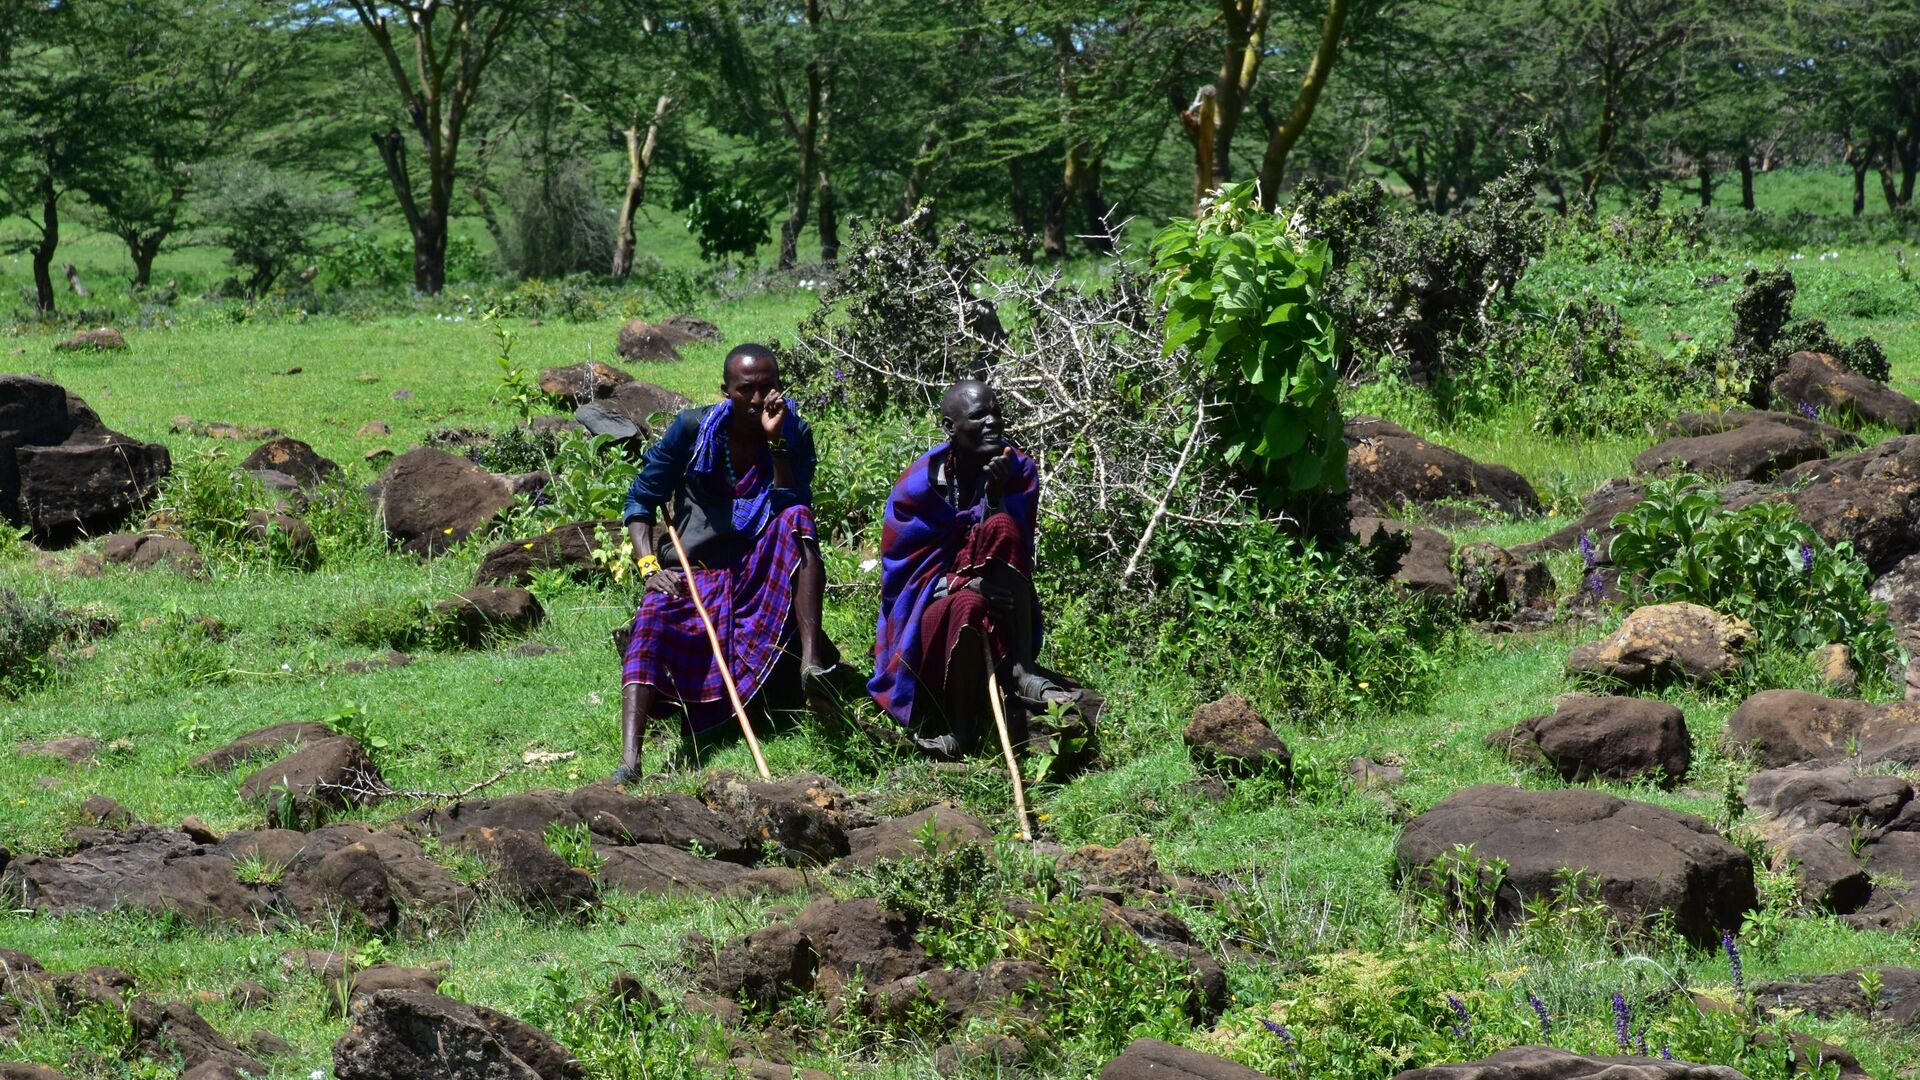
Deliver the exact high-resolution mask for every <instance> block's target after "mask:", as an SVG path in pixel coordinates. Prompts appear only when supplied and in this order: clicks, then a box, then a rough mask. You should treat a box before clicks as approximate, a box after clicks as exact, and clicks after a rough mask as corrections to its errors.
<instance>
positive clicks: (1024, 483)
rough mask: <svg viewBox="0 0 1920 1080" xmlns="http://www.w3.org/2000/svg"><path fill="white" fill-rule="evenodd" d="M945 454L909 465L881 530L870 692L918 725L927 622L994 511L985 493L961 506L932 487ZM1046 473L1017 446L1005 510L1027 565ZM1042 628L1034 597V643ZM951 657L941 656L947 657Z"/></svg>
mask: <svg viewBox="0 0 1920 1080" xmlns="http://www.w3.org/2000/svg"><path fill="white" fill-rule="evenodd" d="M946 452H947V444H945V443H942V444H940V445H939V446H936V447H934V448H933V449H932V450H929V451H927V452H926V453H925V454H922V455H921V456H920V458H919V460H917V461H915V462H914V463H913V464H912V465H909V466H907V471H906V472H904V473H901V474H900V479H899V480H898V481H896V482H895V483H894V485H893V492H892V494H890V495H888V496H887V518H886V523H885V525H884V526H883V527H882V530H881V534H880V560H881V568H880V621H879V624H878V625H877V626H876V627H875V628H874V644H873V678H872V679H871V680H870V681H868V683H867V692H868V693H870V694H872V695H873V699H874V700H875V701H877V702H879V703H880V707H881V708H883V709H885V710H887V712H888V713H889V714H891V715H892V716H893V718H894V720H895V721H897V722H898V723H899V724H900V725H901V726H902V727H911V726H912V723H913V707H914V699H915V697H916V696H917V694H918V693H919V689H920V674H919V672H918V670H917V669H916V665H918V664H920V663H922V662H923V657H924V656H925V655H926V645H925V643H923V642H922V640H921V635H922V633H923V630H922V626H921V622H922V618H923V617H924V616H925V614H926V612H927V608H928V607H929V605H931V604H932V603H933V602H934V601H935V600H936V599H937V596H936V594H937V593H938V592H939V589H938V588H937V585H938V583H939V582H940V581H941V580H942V578H943V577H945V576H946V575H949V574H953V573H955V572H956V571H960V570H964V569H969V568H968V567H964V566H961V565H959V562H960V560H961V557H962V552H963V550H965V549H967V547H968V544H967V541H968V539H969V537H970V535H971V534H972V532H973V529H974V526H976V525H978V524H980V523H981V522H982V521H983V520H985V519H986V518H987V517H988V516H989V515H988V513H987V504H986V499H985V497H984V496H983V497H982V498H981V501H980V502H978V503H976V504H975V505H973V506H970V507H967V508H966V509H964V510H955V509H954V508H953V507H952V506H950V505H948V503H947V500H946V499H945V498H943V497H942V496H941V494H940V491H939V489H937V488H935V487H934V485H933V471H932V468H931V466H932V464H933V462H934V461H935V460H936V459H937V458H939V457H940V456H941V455H944V454H945V453H946ZM1039 501H1040V473H1039V470H1038V469H1037V468H1036V467H1035V466H1034V463H1033V459H1032V458H1030V457H1028V456H1027V455H1025V454H1022V453H1020V452H1018V451H1015V452H1014V455H1013V469H1012V470H1011V472H1010V474H1009V475H1008V477H1007V490H1006V495H1005V497H1004V499H1003V500H1002V509H1003V512H1004V513H1006V514H1007V515H1009V516H1010V517H1011V518H1012V520H1013V522H1014V523H1015V524H1017V525H1018V526H1019V530H1020V533H1021V536H1022V537H1023V539H1024V546H1025V552H1024V554H1025V559H1024V561H1023V562H1024V565H1022V566H1020V567H1018V569H1022V570H1024V569H1025V568H1026V567H1030V566H1032V565H1033V529H1034V517H1035V514H1036V512H1037V511H1038V509H1039ZM1040 630H1041V621H1040V611H1039V602H1038V601H1037V600H1036V601H1035V603H1034V612H1033V631H1034V634H1035V640H1036V644H1037V643H1038V635H1039V634H1040ZM945 661H946V657H944V656H942V657H941V662H942V663H944V662H945Z"/></svg>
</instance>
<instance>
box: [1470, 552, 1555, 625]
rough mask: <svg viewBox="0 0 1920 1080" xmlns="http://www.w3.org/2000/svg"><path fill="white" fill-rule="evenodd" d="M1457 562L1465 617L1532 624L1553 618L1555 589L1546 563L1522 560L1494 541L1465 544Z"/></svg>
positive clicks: (1535, 560)
mask: <svg viewBox="0 0 1920 1080" xmlns="http://www.w3.org/2000/svg"><path fill="white" fill-rule="evenodd" d="M1457 561H1458V562H1459V564H1460V571H1459V578H1460V591H1461V594H1462V597H1463V602H1464V605H1465V610H1466V614H1467V617H1468V618H1470V619H1480V620H1493V619H1501V620H1512V621H1513V622H1515V623H1533V624H1539V623H1545V622H1548V621H1549V620H1551V619H1552V618H1553V605H1554V600H1555V598H1556V594H1557V592H1558V589H1557V588H1556V586H1555V585H1554V581H1553V571H1552V570H1551V569H1549V568H1548V566H1547V564H1546V563H1544V562H1541V561H1540V560H1538V559H1522V558H1520V557H1519V556H1517V555H1515V554H1513V553H1512V552H1510V551H1508V550H1506V549H1505V548H1502V547H1499V546H1497V545H1495V544H1468V545H1466V546H1465V547H1463V548H1461V549H1460V551H1459V555H1458V560H1457Z"/></svg>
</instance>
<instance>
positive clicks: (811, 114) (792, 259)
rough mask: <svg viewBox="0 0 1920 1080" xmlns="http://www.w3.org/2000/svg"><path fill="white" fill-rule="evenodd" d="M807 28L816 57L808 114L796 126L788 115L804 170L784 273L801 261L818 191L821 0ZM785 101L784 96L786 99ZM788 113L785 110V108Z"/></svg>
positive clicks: (810, 7) (785, 230)
mask: <svg viewBox="0 0 1920 1080" xmlns="http://www.w3.org/2000/svg"><path fill="white" fill-rule="evenodd" d="M806 19H807V27H808V29H809V30H811V31H813V32H814V37H813V38H812V40H811V41H810V48H811V49H812V50H813V54H812V56H810V57H809V58H808V60H807V67H806V76H807V106H806V114H805V115H804V116H803V117H802V118H801V120H800V122H799V123H798V124H796V123H794V121H793V116H792V113H791V112H787V113H786V114H785V115H786V124H787V134H789V135H790V136H792V137H793V139H794V141H795V142H796V143H797V144H798V149H799V152H800V166H799V170H798V173H797V175H795V177H794V183H793V201H792V202H791V203H790V204H789V205H788V213H787V221H786V224H784V225H782V226H780V269H782V270H791V269H793V266H794V263H796V262H797V261H799V254H800V230H802V229H804V228H806V227H807V208H808V206H810V205H812V203H813V198H814V187H815V185H816V183H817V182H818V181H817V174H818V168H819V155H820V104H821V99H822V98H823V96H824V94H825V90H826V87H825V77H824V73H823V72H822V71H821V64H820V43H819V38H818V33H819V29H820V4H819V0H807V8H806ZM783 100H784V95H783ZM783 109H784V106H783Z"/></svg>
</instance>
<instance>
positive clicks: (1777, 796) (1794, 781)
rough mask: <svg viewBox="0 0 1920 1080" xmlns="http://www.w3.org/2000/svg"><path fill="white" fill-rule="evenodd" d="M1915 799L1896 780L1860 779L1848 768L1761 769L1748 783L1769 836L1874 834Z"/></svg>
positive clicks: (1750, 802) (1750, 801)
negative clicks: (1824, 831) (1840, 830)
mask: <svg viewBox="0 0 1920 1080" xmlns="http://www.w3.org/2000/svg"><path fill="white" fill-rule="evenodd" d="M1912 801H1913V785H1912V784H1910V783H1908V782H1907V781H1906V780H1904V779H1902V778H1900V777H1898V776H1873V775H1862V774H1860V773H1857V772H1855V771H1854V770H1853V769H1852V768H1850V767H1848V766H1844V765H1834V766H1824V767H1817V766H1806V765H1789V766H1786V767H1785V768H1779V769H1762V770H1761V771H1759V772H1757V773H1754V774H1753V777H1752V778H1751V779H1749V780H1748V781H1747V794H1746V803H1747V807H1748V809H1750V810H1752V811H1754V812H1755V813H1756V814H1759V815H1760V816H1761V818H1762V820H1763V821H1765V822H1766V823H1767V825H1768V826H1769V829H1768V831H1769V832H1783V831H1786V830H1800V829H1806V830H1815V829H1819V828H1820V827H1821V826H1823V825H1840V826H1843V827H1845V828H1848V829H1854V830H1858V831H1860V832H1861V833H1863V834H1864V833H1871V832H1874V831H1877V830H1879V829H1882V828H1885V827H1886V826H1887V825H1889V824H1891V823H1892V822H1893V821H1894V819H1895V818H1897V817H1899V816H1900V815H1901V812H1902V811H1903V810H1905V809H1906V808H1907V805H1908V804H1909V803H1910V802H1912Z"/></svg>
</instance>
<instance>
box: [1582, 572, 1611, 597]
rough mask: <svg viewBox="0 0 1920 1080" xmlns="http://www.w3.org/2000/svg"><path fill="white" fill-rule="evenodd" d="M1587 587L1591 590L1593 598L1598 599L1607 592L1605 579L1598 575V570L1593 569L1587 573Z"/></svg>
mask: <svg viewBox="0 0 1920 1080" xmlns="http://www.w3.org/2000/svg"><path fill="white" fill-rule="evenodd" d="M1587 588H1588V589H1589V590H1591V591H1592V592H1593V598H1594V599H1595V600H1598V599H1600V598H1601V597H1603V596H1605V595H1606V593H1607V579H1606V578H1603V577H1601V576H1600V571H1598V570H1595V571H1594V572H1593V573H1591V574H1588V575H1587Z"/></svg>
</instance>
